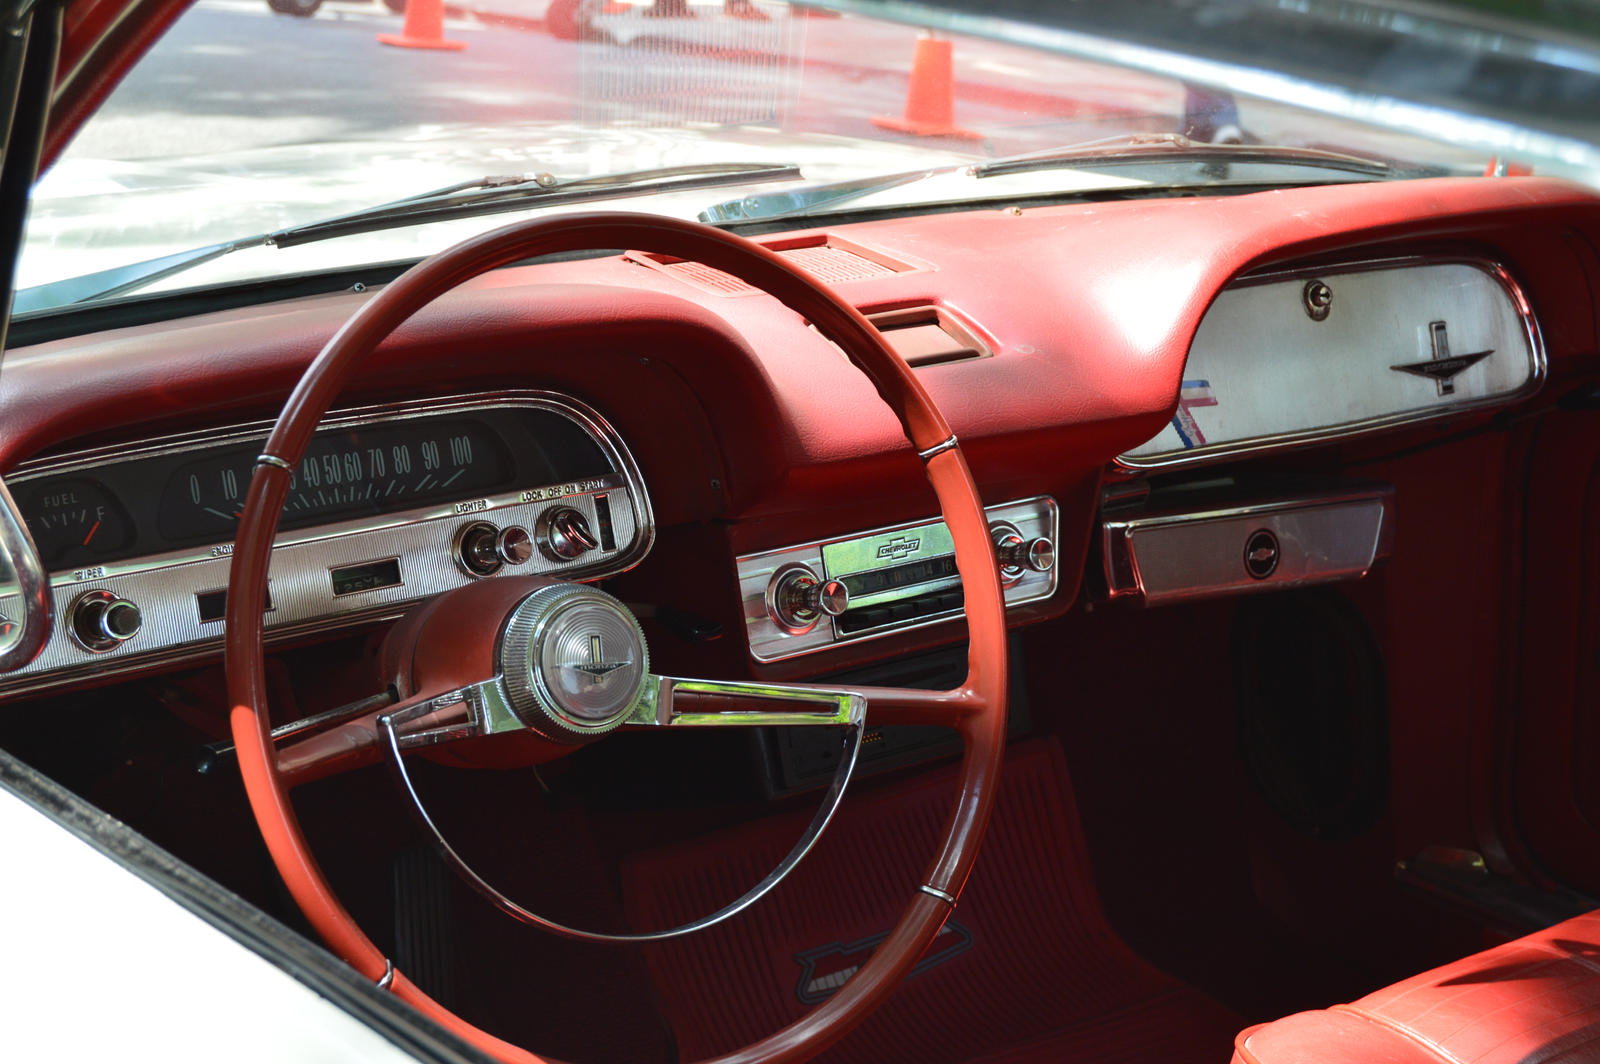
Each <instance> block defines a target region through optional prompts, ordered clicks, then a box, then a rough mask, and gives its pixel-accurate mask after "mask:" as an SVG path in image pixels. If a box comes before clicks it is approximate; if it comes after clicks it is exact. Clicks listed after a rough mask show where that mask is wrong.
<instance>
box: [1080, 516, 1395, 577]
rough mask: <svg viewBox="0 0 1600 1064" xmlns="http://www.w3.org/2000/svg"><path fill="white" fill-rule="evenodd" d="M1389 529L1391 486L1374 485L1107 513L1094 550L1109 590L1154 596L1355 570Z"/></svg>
mask: <svg viewBox="0 0 1600 1064" xmlns="http://www.w3.org/2000/svg"><path fill="white" fill-rule="evenodd" d="M1263 534H1264V535H1263ZM1393 536H1394V497H1393V493H1392V492H1390V491H1388V490H1385V489H1375V490H1372V491H1369V492H1360V493H1353V494H1341V495H1319V496H1306V497H1301V498H1294V499H1282V500H1275V501H1271V502H1264V503H1256V504H1250V505H1240V506H1233V507H1227V508H1218V509H1208V510H1199V511H1193V512H1182V513H1159V514H1139V515H1136V516H1129V517H1124V518H1119V519H1108V520H1106V521H1104V522H1103V524H1102V529H1101V548H1102V551H1101V553H1102V557H1103V560H1104V565H1105V576H1106V587H1107V595H1108V597H1109V598H1112V599H1118V598H1130V599H1134V600H1138V601H1140V602H1142V603H1143V604H1144V605H1146V606H1159V605H1163V604H1166V603H1171V602H1184V601H1188V600H1191V599H1200V598H1211V597H1215V596H1218V595H1235V594H1246V593H1254V592H1261V591H1273V590H1280V589H1283V588H1290V587H1300V586H1303V585H1306V584H1320V583H1327V582H1330V581H1336V580H1356V579H1360V578H1361V577H1363V576H1365V575H1366V574H1367V572H1368V571H1369V570H1370V569H1371V568H1372V566H1373V564H1374V563H1375V562H1376V561H1378V560H1379V559H1380V558H1383V557H1385V556H1387V555H1388V553H1389V551H1390V549H1391V544H1392V541H1393ZM1252 550H1254V551H1256V552H1257V564H1258V572H1257V573H1252V572H1251V569H1250V562H1249V558H1248V555H1249V554H1250V553H1251V551H1252ZM1273 552H1275V554H1274V555H1273V556H1269V554H1273ZM1268 563H1270V566H1271V568H1270V572H1268V573H1266V575H1258V574H1259V571H1260V570H1261V569H1265V568H1266V567H1267V564H1268Z"/></svg>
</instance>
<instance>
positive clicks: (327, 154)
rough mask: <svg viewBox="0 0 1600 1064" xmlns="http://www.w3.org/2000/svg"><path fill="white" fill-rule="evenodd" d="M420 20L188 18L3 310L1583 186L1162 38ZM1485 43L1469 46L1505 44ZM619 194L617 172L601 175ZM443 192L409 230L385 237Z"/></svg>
mask: <svg viewBox="0 0 1600 1064" xmlns="http://www.w3.org/2000/svg"><path fill="white" fill-rule="evenodd" d="M412 3H413V4H414V9H413V10H411V11H405V7H406V4H405V0H383V2H381V3H380V2H375V0H364V2H344V0H200V2H199V3H197V4H196V5H195V6H194V7H193V8H192V9H191V10H190V11H188V12H187V13H186V14H185V15H184V16H183V17H182V18H181V19H180V20H179V21H178V22H177V23H176V24H175V25H174V27H173V28H172V29H171V30H170V31H169V32H168V33H167V35H166V36H165V37H164V38H163V39H162V40H161V41H160V42H159V43H158V44H157V45H156V46H155V47H154V48H153V49H152V50H151V51H150V53H149V54H148V55H146V56H145V58H144V59H143V60H142V61H141V63H140V64H139V65H138V66H137V67H136V68H135V69H134V70H133V71H132V73H131V74H130V75H129V76H128V78H127V79H126V80H125V81H124V82H123V84H122V85H121V86H120V87H119V88H118V89H117V90H116V91H115V93H114V94H113V95H112V96H111V97H110V99H109V100H108V101H107V102H106V104H105V105H104V106H103V107H102V108H101V109H100V111H99V113H98V114H97V115H96V116H95V117H94V118H93V119H92V120H91V121H90V122H89V123H88V124H87V125H86V126H85V127H84V128H83V129H82V130H81V132H80V133H79V134H78V136H77V138H76V139H75V141H74V142H73V143H72V145H71V146H70V148H69V149H68V151H67V152H66V154H65V155H64V156H63V157H62V158H61V159H60V160H59V161H58V162H57V164H56V165H55V166H54V167H53V168H52V169H51V170H50V171H49V172H48V173H47V174H46V175H45V176H44V177H43V178H42V179H41V180H40V182H39V183H38V186H37V188H36V190H35V194H34V197H33V201H32V208H31V214H30V219H29V223H28V228H27V232H26V239H25V246H24V250H23V254H22V258H21V263H20V268H19V269H20V273H19V278H18V288H19V289H20V290H22V291H20V292H19V295H18V299H17V304H16V309H17V311H18V312H19V313H22V314H27V313H30V312H38V311H46V310H50V309H52V308H56V307H60V306H64V305H68V304H73V303H78V302H84V301H94V300H97V299H105V298H112V297H115V296H118V295H123V294H132V293H140V294H143V293H149V292H157V291H161V290H163V289H178V288H191V287H196V286H205V285H212V284H217V283H221V282H225V281H239V280H249V279H253V278H262V277H269V276H274V275H281V274H287V273H299V272H306V271H318V270H328V269H333V268H336V267H351V266H360V265H362V264H367V263H389V262H397V261H410V260H415V259H417V258H420V257H422V256H424V255H426V254H428V253H430V252H433V251H437V250H439V249H440V248H443V247H445V246H447V245H448V244H450V243H452V242H454V241H456V240H459V239H461V238H463V237H465V236H467V235H469V234H471V233H473V232H477V231H481V230H483V229H486V228H489V227H491V226H494V225H498V224H501V223H503V222H504V221H506V220H508V217H507V212H510V211H524V210H552V211H558V210H580V209H592V208H593V207H594V206H595V205H596V202H597V201H600V202H603V203H604V205H605V206H606V207H608V208H614V209H626V210H641V211H654V212H662V213H668V214H673V215H678V216H682V217H688V218H696V217H698V218H701V219H703V220H707V221H713V222H736V221H740V220H755V219H774V218H784V219H792V220H793V221H794V224H795V225H803V224H805V219H806V218H808V217H815V216H818V215H822V214H826V213H828V212H833V211H840V210H852V211H858V210H873V209H896V208H902V209H903V208H907V207H914V206H917V205H928V204H966V203H972V204H990V203H1000V204H1005V203H1012V202H1017V201H1019V200H1027V201H1037V200H1041V199H1049V198H1052V197H1062V196H1074V195H1077V196H1082V195H1090V194H1093V195H1134V194H1139V195H1150V194H1165V193H1170V192H1178V191H1182V192H1185V193H1192V192H1193V191H1195V190H1197V189H1199V190H1207V189H1210V190H1217V191H1223V190H1226V189H1228V188H1231V187H1238V188H1247V189H1254V188H1260V187H1275V186H1280V185H1289V184H1308V183H1325V182H1334V181H1341V182H1343V181H1367V180H1388V179H1395V178H1408V177H1426V176H1437V175H1484V174H1486V173H1488V174H1494V173H1496V172H1500V173H1504V172H1508V171H1509V172H1525V171H1526V170H1527V169H1529V168H1532V169H1534V170H1537V171H1538V172H1540V173H1554V174H1560V175H1563V176H1573V177H1577V178H1579V179H1582V180H1591V181H1592V180H1595V179H1596V173H1595V171H1594V170H1593V169H1592V167H1591V163H1592V159H1593V157H1592V156H1591V155H1589V154H1585V152H1584V151H1582V150H1576V151H1575V150H1574V149H1573V148H1572V145H1573V144H1575V143H1579V142H1580V141H1581V140H1582V138H1583V137H1584V136H1585V135H1586V134H1587V132H1588V130H1587V129H1578V130H1577V131H1576V134H1577V135H1576V136H1567V137H1565V138H1564V139H1563V138H1560V137H1557V138H1548V137H1547V138H1544V139H1543V140H1538V139H1535V140H1526V139H1524V140H1522V141H1518V140H1516V139H1515V138H1513V139H1511V140H1506V138H1505V131H1506V130H1507V129H1513V130H1514V129H1515V123H1514V122H1512V121H1509V120H1507V119H1506V118H1505V117H1503V116H1491V120H1489V121H1487V123H1486V122H1485V121H1484V120H1482V116H1481V115H1478V114H1476V113H1475V112H1472V108H1471V107H1470V106H1466V105H1464V107H1463V109H1458V110H1455V111H1452V110H1451V109H1450V108H1449V107H1445V106H1440V105H1439V104H1438V103H1437V101H1432V102H1425V103H1424V104H1423V105H1416V104H1414V103H1413V104H1406V103H1404V101H1400V102H1396V103H1395V104H1394V106H1392V107H1390V108H1389V109H1388V110H1387V111H1385V110H1383V109H1381V108H1375V107H1373V106H1371V102H1372V100H1373V99H1374V97H1373V95H1372V93H1371V92H1370V91H1368V90H1362V94H1357V95H1350V92H1349V91H1348V90H1350V88H1351V86H1349V85H1346V86H1343V89H1344V90H1347V91H1346V95H1344V96H1340V95H1339V90H1340V88H1341V87H1340V86H1338V85H1333V84H1331V83H1328V77H1329V76H1328V75H1327V74H1326V73H1325V72H1324V74H1323V75H1321V76H1322V78H1323V81H1321V82H1317V81H1315V80H1314V79H1313V80H1307V79H1305V78H1294V77H1284V76H1281V75H1275V76H1273V77H1264V75H1263V72H1262V71H1261V70H1260V69H1257V68H1254V67H1248V66H1245V65H1242V64H1240V63H1238V62H1237V61H1235V60H1233V59H1229V58H1228V57H1226V56H1224V57H1223V58H1222V59H1218V58H1217V56H1216V55H1215V54H1214V52H1213V53H1208V54H1207V55H1205V56H1201V55H1200V54H1199V49H1196V56H1195V57H1193V61H1192V62H1180V61H1179V60H1181V59H1183V54H1182V52H1181V50H1175V48H1174V42H1173V41H1172V40H1170V39H1168V40H1163V41H1155V42H1154V43H1153V44H1151V45H1148V46H1143V45H1141V46H1130V45H1129V44H1128V42H1127V40H1126V39H1113V38H1111V37H1104V38H1102V37H1097V36H1094V33H1098V32H1101V31H1102V27H1087V28H1086V31H1073V30H1071V29H1070V28H1069V29H1066V30H1063V29H1060V28H1052V29H1048V30H1039V29H1036V28H1030V27H1028V26H1026V25H1024V24H1022V23H1013V22H1006V21H1002V20H999V19H992V18H978V17H973V16H971V15H970V14H969V15H966V16H951V15H949V14H948V13H942V12H939V11H936V10H934V9H931V8H930V9H921V10H920V11H919V10H918V9H913V8H911V7H909V6H908V5H896V6H895V7H894V8H893V9H892V10H893V11H894V12H896V13H898V14H899V15H901V16H904V13H905V12H906V11H918V13H919V20H918V21H917V22H915V23H913V22H903V21H891V20H889V19H886V18H875V17H871V16H869V15H867V14H863V13H861V12H860V11H859V10H857V11H852V12H845V13H839V12H830V11H824V10H820V9H817V8H812V7H803V6H799V5H790V4H783V3H776V2H771V0H461V2H459V3H458V2H455V0H452V2H450V3H448V4H445V5H443V9H442V17H441V11H440V4H439V0H412ZM858 6H862V7H867V8H870V7H871V5H858ZM968 6H969V7H971V6H972V5H968ZM1071 6H1076V5H1071ZM1276 6H1277V7H1278V9H1279V11H1280V14H1281V11H1282V5H1276ZM1320 6H1321V5H1318V4H1315V3H1314V4H1311V5H1309V8H1308V11H1309V14H1306V15H1305V17H1307V18H1311V17H1312V16H1316V15H1318V12H1317V11H1316V10H1311V9H1318V8H1319V7H1320ZM1326 6H1327V9H1328V10H1329V11H1332V10H1333V9H1334V6H1335V5H1326ZM1337 6H1338V7H1339V8H1340V9H1341V10H1343V9H1344V8H1347V7H1349V6H1350V5H1349V4H1341V5H1337ZM1373 10H1377V9H1373ZM1463 10H1467V9H1465V8H1464V9H1463ZM402 11H404V12H405V13H404V14H401V13H400V12H402ZM1325 14H1326V12H1323V15H1325ZM430 16H432V17H430ZM1097 17H1099V18H1102V19H1103V18H1104V17H1105V16H1104V15H1103V14H1101V15H1100V16H1097ZM1296 17H1299V16H1296ZM1319 17H1320V16H1319ZM1474 17H1477V16H1474ZM1159 28H1160V27H1153V28H1152V31H1151V32H1152V33H1154V32H1155V30H1156V29H1159ZM1402 28H1403V27H1402ZM1469 28H1470V27H1469ZM1284 32H1288V31H1287V30H1285V31H1284ZM1393 32H1396V33H1398V32H1400V30H1393ZM1408 32H1410V33H1411V35H1412V37H1416V36H1417V33H1419V32H1420V31H1417V30H1412V31H1408ZM1480 36H1481V37H1482V40H1481V41H1478V42H1477V43H1476V44H1475V43H1474V41H1475V40H1477V39H1476V38H1474V39H1471V40H1454V41H1453V43H1452V45H1451V47H1454V48H1457V49H1463V48H1464V49H1468V50H1469V51H1470V50H1471V49H1472V48H1477V49H1479V50H1480V51H1482V52H1484V53H1485V54H1488V53H1490V52H1493V51H1494V49H1501V50H1502V51H1503V50H1504V48H1505V47H1506V44H1505V41H1506V40H1507V39H1509V38H1507V37H1506V35H1505V34H1504V33H1501V34H1500V35H1499V36H1498V37H1494V36H1493V35H1488V34H1481V35H1480ZM1408 39H1409V38H1408ZM1029 41H1031V42H1032V43H1033V45H1034V46H1029V44H1028V43H1025V42H1029ZM1496 41H1498V42H1499V43H1495V42H1496ZM1427 43H1429V46H1430V47H1435V46H1436V45H1437V42H1436V41H1434V40H1433V38H1431V37H1430V38H1428V42H1427ZM1156 46H1159V47H1156ZM1266 54H1267V53H1266V52H1265V51H1263V52H1262V55H1263V56H1265V55H1266ZM1557 58H1558V59H1559V58H1562V57H1557ZM1392 60H1393V56H1392V55H1387V54H1385V55H1377V54H1375V55H1374V56H1373V57H1372V62H1373V63H1378V62H1380V61H1383V62H1389V61H1392ZM1563 61H1566V62H1567V63H1568V66H1569V67H1570V66H1571V65H1572V63H1573V62H1576V61H1575V60H1571V59H1570V57H1568V58H1566V59H1564V60H1563ZM1596 69H1600V64H1597V66H1596ZM1436 73H1437V72H1436ZM1591 73H1592V72H1591ZM1318 85H1321V89H1322V95H1320V96H1319V95H1317V92H1315V91H1312V90H1314V89H1316V88H1317V87H1318ZM1591 99H1592V97H1591ZM1350 101H1356V102H1354V103H1352V102H1350ZM1360 101H1366V103H1365V104H1361V103H1360ZM1468 103H1469V104H1470V103H1471V102H1470V101H1468ZM1419 106H1420V107H1421V110H1418V107H1419ZM1408 107H1409V108H1410V110H1407V108H1408ZM1479 110H1480V111H1481V110H1482V109H1481V108H1479ZM1386 114H1387V115H1389V116H1390V118H1391V119H1392V120H1389V121H1378V120H1377V119H1381V118H1383V117H1384V115H1386ZM1419 116H1420V117H1419ZM1497 137H1498V138H1499V142H1503V143H1505V144H1512V145H1521V146H1522V148H1523V150H1522V151H1520V153H1518V154H1516V155H1510V154H1508V153H1506V152H1504V151H1496V144H1497V140H1496V138H1497ZM1548 145H1554V147H1549V146H1548ZM1241 149H1254V150H1248V151H1243V150H1241ZM1307 149H1310V150H1307ZM1540 152H1543V154H1540ZM1021 155H1030V156H1033V157H1034V158H1033V159H1031V160H1024V161H1023V165H1012V164H1011V161H1012V160H1013V157H1016V156H1021ZM997 161H998V162H999V163H1000V164H1001V165H991V164H995V163H997ZM687 168H694V172H688V169H687ZM663 174H667V175H668V176H665V177H664V176H663ZM609 175H626V176H625V177H624V178H622V179H618V180H616V181H609V182H585V180H584V179H588V178H598V177H607V176H609ZM486 179H487V180H486ZM439 190H445V191H444V193H443V194H442V195H435V196H433V197H426V198H424V199H423V200H422V201H421V202H422V203H423V204H425V205H426V206H427V208H428V209H427V211H426V212H424V213H422V214H420V215H419V214H418V213H417V212H416V210H415V208H414V205H407V206H405V207H403V208H399V209H396V208H393V207H390V208H387V209H385V210H384V211H381V212H376V213H374V212H371V210H370V209H371V208H373V207H375V206H379V205H391V204H394V203H395V202H396V201H400V200H405V199H408V198H413V197H418V196H424V194H427V193H430V192H438V191H439ZM486 207H487V208H491V209H485V208H486ZM358 211H360V212H366V214H365V216H364V217H363V218H362V219H361V224H359V225H350V224H348V220H347V219H344V218H343V217H342V216H345V215H347V214H349V213H350V212H358ZM512 216H514V215H512ZM328 219H337V220H338V221H337V222H336V223H335V224H333V225H330V226H322V227H317V228H314V229H305V228H303V227H306V226H308V224H309V223H314V222H319V221H324V220H328ZM30 289H31V290H32V291H31V292H30V291H29V290H30Z"/></svg>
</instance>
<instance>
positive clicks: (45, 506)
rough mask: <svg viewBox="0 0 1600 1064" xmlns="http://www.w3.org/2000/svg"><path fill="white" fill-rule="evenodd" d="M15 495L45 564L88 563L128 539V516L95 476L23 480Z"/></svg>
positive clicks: (59, 566) (130, 536) (130, 529)
mask: <svg viewBox="0 0 1600 1064" xmlns="http://www.w3.org/2000/svg"><path fill="white" fill-rule="evenodd" d="M18 496H19V498H18V504H19V505H20V506H21V507H22V515H23V517H24V519H25V520H26V521H27V522H28V531H29V532H31V533H33V539H34V542H35V543H37V544H38V545H39V555H40V557H41V558H42V559H43V560H44V565H45V568H46V569H51V570H54V569H64V568H71V567H75V566H80V565H86V564H91V563H93V562H96V561H98V560H99V559H101V558H103V557H105V556H106V555H108V554H111V553H113V552H115V551H117V550H120V549H121V548H123V547H126V546H127V545H128V544H129V543H130V542H132V540H133V522H132V521H130V520H129V519H128V515H127V512H126V511H125V510H124V509H123V508H122V504H121V503H119V502H117V500H116V498H115V497H114V496H113V495H112V494H111V493H110V492H109V491H107V490H106V487H105V485H104V484H102V483H100V482H99V481H98V480H90V479H89V478H87V477H60V478H52V479H48V480H41V481H36V482H34V483H32V484H28V485H25V486H24V487H23V488H22V490H21V491H20V492H19V493H18Z"/></svg>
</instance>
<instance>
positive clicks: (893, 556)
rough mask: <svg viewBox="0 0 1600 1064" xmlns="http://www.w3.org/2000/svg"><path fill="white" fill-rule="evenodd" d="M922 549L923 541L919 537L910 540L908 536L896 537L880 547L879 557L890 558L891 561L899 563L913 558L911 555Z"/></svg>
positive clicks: (912, 537)
mask: <svg viewBox="0 0 1600 1064" xmlns="http://www.w3.org/2000/svg"><path fill="white" fill-rule="evenodd" d="M921 549H922V540H921V539H919V538H918V537H916V536H911V537H909V538H908V537H906V536H896V537H894V538H893V539H891V540H890V541H889V542H887V543H883V544H880V545H879V547H878V557H880V558H888V559H890V560H891V561H899V560H900V559H901V558H909V557H911V555H913V554H915V553H917V551H919V550H921Z"/></svg>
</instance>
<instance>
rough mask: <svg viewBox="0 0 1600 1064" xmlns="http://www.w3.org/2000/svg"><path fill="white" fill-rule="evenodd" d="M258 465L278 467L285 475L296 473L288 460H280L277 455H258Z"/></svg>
mask: <svg viewBox="0 0 1600 1064" xmlns="http://www.w3.org/2000/svg"><path fill="white" fill-rule="evenodd" d="M256 465H258V466H274V467H276V468H278V469H281V470H283V471H284V472H285V473H293V472H294V466H292V465H290V464H289V463H288V462H287V461H286V460H284V459H282V458H279V457H278V456H277V455H275V454H258V455H256Z"/></svg>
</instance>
